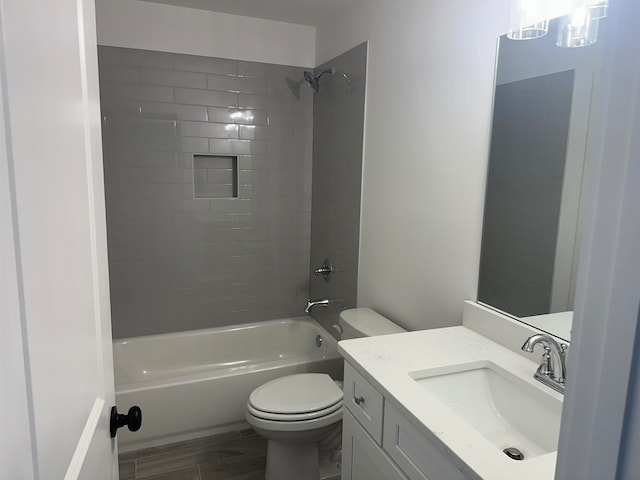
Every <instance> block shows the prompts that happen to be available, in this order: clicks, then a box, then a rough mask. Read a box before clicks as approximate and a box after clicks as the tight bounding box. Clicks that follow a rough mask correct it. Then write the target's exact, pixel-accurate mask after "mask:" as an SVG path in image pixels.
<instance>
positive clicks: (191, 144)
mask: <svg viewBox="0 0 640 480" xmlns="http://www.w3.org/2000/svg"><path fill="white" fill-rule="evenodd" d="M135 148H136V150H143V151H158V152H193V153H201V152H206V151H208V148H209V145H208V143H207V139H206V138H194V137H160V136H153V135H141V136H139V137H137V138H136V141H135Z"/></svg>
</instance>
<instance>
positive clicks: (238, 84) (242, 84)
mask: <svg viewBox="0 0 640 480" xmlns="http://www.w3.org/2000/svg"><path fill="white" fill-rule="evenodd" d="M207 88H208V89H209V90H222V91H227V92H242V93H255V94H263V95H266V93H267V81H266V80H263V79H261V78H245V77H230V76H228V75H207Z"/></svg>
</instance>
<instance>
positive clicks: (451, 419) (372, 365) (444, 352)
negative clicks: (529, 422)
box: [338, 326, 562, 480]
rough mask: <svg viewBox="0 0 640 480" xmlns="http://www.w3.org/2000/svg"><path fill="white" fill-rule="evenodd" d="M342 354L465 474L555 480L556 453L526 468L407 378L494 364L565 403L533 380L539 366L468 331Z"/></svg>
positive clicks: (359, 346)
mask: <svg viewBox="0 0 640 480" xmlns="http://www.w3.org/2000/svg"><path fill="white" fill-rule="evenodd" d="M338 350H339V351H340V353H341V354H342V355H343V356H344V357H345V358H346V360H347V361H348V362H349V363H350V364H351V365H353V366H354V367H355V368H356V369H357V370H358V371H359V372H360V373H361V374H363V375H364V376H365V378H367V380H369V381H370V382H371V383H372V384H373V385H374V386H375V387H376V388H378V389H379V390H380V391H381V392H382V393H383V394H384V396H385V398H387V399H388V400H390V401H392V402H393V404H394V405H395V406H396V407H397V408H398V409H399V410H400V411H401V412H402V413H403V414H404V415H405V416H406V417H407V418H408V419H409V420H410V421H412V424H413V425H414V426H415V427H416V428H417V429H418V430H419V431H421V432H422V433H423V434H424V435H427V436H428V437H431V435H429V432H431V434H432V435H435V436H436V437H437V438H438V439H439V440H440V441H442V443H443V444H442V445H438V446H439V447H440V448H441V450H442V451H443V452H445V453H448V452H452V453H453V454H454V456H455V457H457V458H458V459H460V461H461V462H462V463H463V464H464V467H463V469H464V470H467V471H468V470H470V471H473V472H474V473H475V474H476V475H478V476H479V477H480V478H481V479H484V480H528V479H531V480H534V479H535V480H544V479H549V480H552V479H553V477H554V473H555V464H556V453H555V452H553V453H548V454H545V455H540V456H538V457H535V458H531V459H527V460H524V461H520V462H516V461H513V460H511V459H509V458H508V457H507V456H506V455H505V454H504V453H502V452H501V451H500V450H499V449H498V448H496V447H495V446H494V445H493V444H491V443H490V442H489V441H488V440H486V439H485V437H484V436H483V435H482V434H481V433H479V432H478V431H477V430H475V429H474V428H473V427H471V426H470V425H469V424H468V423H466V422H465V421H464V420H462V419H461V418H460V417H459V416H458V415H456V414H455V413H454V412H453V411H451V410H450V409H449V408H448V407H447V406H446V405H445V404H443V403H441V402H440V401H439V400H438V399H437V398H435V397H434V396H432V395H430V394H428V392H426V391H425V390H424V389H423V388H422V387H421V386H420V385H419V384H418V383H417V382H416V381H414V380H413V379H412V378H411V377H410V376H409V375H408V374H407V372H414V371H418V370H425V369H431V368H438V367H445V366H449V365H459V364H466V363H470V362H477V361H490V362H493V363H495V364H497V365H499V366H500V367H502V368H503V369H505V370H507V371H508V372H510V373H512V374H514V375H516V376H518V377H520V378H521V379H523V380H524V381H526V382H527V383H529V384H530V385H532V386H534V387H535V388H537V389H540V390H541V391H543V392H545V393H548V394H550V395H552V396H554V397H555V398H558V399H560V400H561V399H562V395H561V394H559V393H556V392H554V391H553V390H551V389H550V388H549V387H546V386H544V385H542V384H541V383H540V382H538V381H536V380H534V379H533V374H534V372H535V370H536V368H537V367H538V365H537V364H536V363H535V362H533V361H530V360H528V359H526V358H524V357H522V356H520V355H518V354H516V353H514V352H512V351H510V350H509V349H507V348H505V347H503V346H501V345H499V344H497V343H495V342H493V341H492V340H489V339H488V338H486V337H483V336H482V335H480V334H478V333H476V332H474V331H472V330H470V329H468V328H466V327H463V326H460V327H449V328H441V329H435V330H422V331H417V332H408V333H400V334H394V335H384V336H377V337H369V338H358V339H354V340H343V341H341V342H340V343H339V346H338ZM470 394H472V392H470ZM540 421H544V419H540Z"/></svg>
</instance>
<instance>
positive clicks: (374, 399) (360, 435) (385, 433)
mask: <svg viewBox="0 0 640 480" xmlns="http://www.w3.org/2000/svg"><path fill="white" fill-rule="evenodd" d="M344 405H345V407H346V408H345V411H344V419H343V420H344V421H343V426H342V480H470V479H476V478H477V477H476V476H474V475H470V476H467V475H465V474H464V473H463V472H462V471H461V470H460V469H459V468H458V467H456V466H455V465H454V463H452V462H451V461H450V459H449V458H447V456H446V455H445V454H443V453H442V452H441V451H440V450H439V449H438V448H437V447H436V446H435V445H434V444H433V443H432V441H431V440H429V439H428V438H426V437H425V436H424V435H423V434H422V433H420V432H419V431H418V430H417V429H416V428H415V427H414V426H413V425H412V424H411V422H409V421H408V420H407V419H406V418H405V417H404V416H403V415H402V414H401V413H400V412H399V410H398V409H397V408H396V407H395V406H394V405H393V404H392V403H391V402H390V401H389V400H388V399H385V398H384V396H383V394H382V393H381V392H379V391H378V390H377V389H376V388H375V387H374V386H373V385H371V383H369V382H368V381H367V380H366V379H365V377H364V376H363V375H361V374H360V373H359V372H357V371H356V370H355V368H354V367H353V366H352V365H351V364H349V363H348V362H345V368H344Z"/></svg>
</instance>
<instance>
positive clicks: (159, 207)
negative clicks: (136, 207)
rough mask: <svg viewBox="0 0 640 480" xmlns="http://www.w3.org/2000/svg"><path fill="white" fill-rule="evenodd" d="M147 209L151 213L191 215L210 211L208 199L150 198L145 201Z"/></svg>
mask: <svg viewBox="0 0 640 480" xmlns="http://www.w3.org/2000/svg"><path fill="white" fill-rule="evenodd" d="M145 211H146V213H148V214H149V215H191V214H196V213H209V203H208V200H199V199H195V200H185V199H168V198H161V199H148V200H146V201H145Z"/></svg>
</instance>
